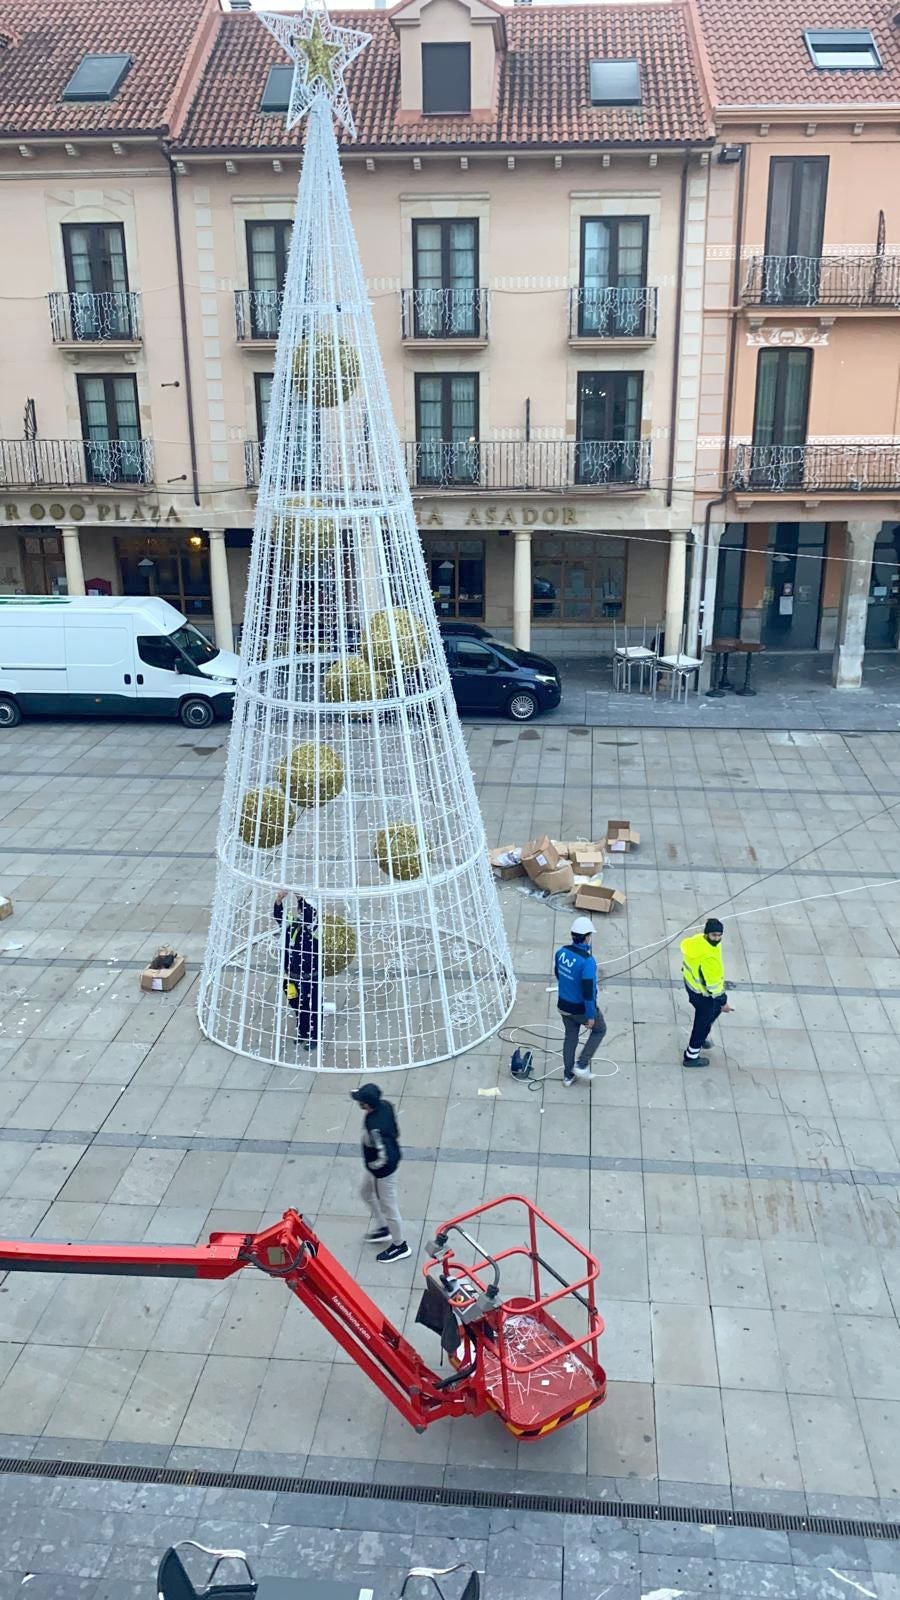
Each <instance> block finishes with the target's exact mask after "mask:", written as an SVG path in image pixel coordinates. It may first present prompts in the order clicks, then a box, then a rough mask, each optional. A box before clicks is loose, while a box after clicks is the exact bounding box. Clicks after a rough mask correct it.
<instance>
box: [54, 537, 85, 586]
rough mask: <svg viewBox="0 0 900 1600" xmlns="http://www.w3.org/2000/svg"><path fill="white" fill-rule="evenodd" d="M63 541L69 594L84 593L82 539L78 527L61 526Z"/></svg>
mask: <svg viewBox="0 0 900 1600" xmlns="http://www.w3.org/2000/svg"><path fill="white" fill-rule="evenodd" d="M59 531H60V533H61V534H62V542H63V559H64V561H65V563H66V589H67V590H68V592H69V594H84V567H83V566H82V564H81V540H80V538H79V534H78V529H77V528H60V530H59Z"/></svg>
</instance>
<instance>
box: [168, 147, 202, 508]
mask: <svg viewBox="0 0 900 1600" xmlns="http://www.w3.org/2000/svg"><path fill="white" fill-rule="evenodd" d="M163 154H164V155H165V158H166V160H167V162H168V163H169V193H170V195H171V200H172V231H173V233H174V236H175V268H176V272H177V277H178V313H179V318H180V321H181V355H182V360H183V363H184V398H185V404H186V407H187V427H188V448H189V450H190V454H191V486H192V488H193V491H194V505H195V506H199V504H200V474H199V472H198V470H197V431H196V428H195V427H194V386H193V383H192V382H191V356H190V346H189V344H188V325H187V300H186V298H185V290H184V255H183V252H182V248H181V212H180V209H179V204H178V174H177V172H176V170H175V163H174V161H173V160H172V156H171V154H170V152H169V150H168V149H167V148H166V147H165V146H163Z"/></svg>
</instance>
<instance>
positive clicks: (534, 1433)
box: [495, 1395, 600, 1439]
mask: <svg viewBox="0 0 900 1600" xmlns="http://www.w3.org/2000/svg"><path fill="white" fill-rule="evenodd" d="M599 1398H600V1397H599V1395H595V1396H594V1397H593V1399H591V1400H582V1402H581V1404H580V1405H577V1406H575V1407H574V1408H573V1409H572V1410H571V1411H564V1412H563V1414H562V1416H560V1417H555V1418H554V1419H553V1421H552V1422H545V1423H543V1424H542V1425H541V1427H540V1428H517V1427H515V1425H514V1424H513V1423H512V1422H507V1423H506V1424H505V1426H506V1428H507V1429H508V1431H509V1432H510V1433H512V1434H514V1435H515V1437H516V1438H517V1439H541V1438H543V1436H544V1434H545V1433H553V1431H554V1429H556V1428H561V1427H562V1426H563V1424H564V1423H566V1422H574V1420H575V1418H576V1417H581V1416H583V1415H584V1413H585V1412H586V1411H590V1410H591V1407H592V1406H595V1405H597V1404H598V1402H599ZM495 1409H496V1407H495Z"/></svg>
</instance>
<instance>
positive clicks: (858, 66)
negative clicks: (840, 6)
mask: <svg viewBox="0 0 900 1600" xmlns="http://www.w3.org/2000/svg"><path fill="white" fill-rule="evenodd" d="M803 37H804V39H805V40H806V48H807V50H808V51H809V59H810V61H811V62H812V64H813V66H814V67H818V68H819V70H820V71H822V72H847V71H855V72H859V71H863V72H872V71H873V70H874V71H877V70H878V68H879V67H880V66H881V57H880V55H879V54H878V46H877V44H876V43H875V40H874V39H873V38H872V34H871V32H870V30H869V29H868V28H807V29H806V32H805V33H804V35H803Z"/></svg>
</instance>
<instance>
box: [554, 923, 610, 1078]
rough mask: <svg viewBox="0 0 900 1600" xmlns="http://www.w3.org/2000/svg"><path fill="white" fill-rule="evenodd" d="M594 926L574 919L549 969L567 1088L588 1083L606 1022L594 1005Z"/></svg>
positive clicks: (595, 992) (595, 995) (595, 978)
mask: <svg viewBox="0 0 900 1600" xmlns="http://www.w3.org/2000/svg"><path fill="white" fill-rule="evenodd" d="M593 932H594V924H593V923H592V922H591V919H590V917H576V918H575V921H574V922H573V923H572V927H571V929H570V935H571V937H570V940H569V943H568V944H566V945H563V946H562V948H561V949H559V950H557V952H556V956H555V957H554V963H553V970H554V972H555V974H556V982H557V985H558V988H559V995H558V999H557V1002H556V1004H557V1008H558V1010H559V1012H560V1015H561V1016H562V1019H563V1027H564V1028H565V1037H564V1039H563V1082H564V1083H565V1085H566V1087H567V1088H571V1086H572V1084H573V1083H574V1082H575V1079H576V1078H578V1079H581V1080H583V1081H585V1082H587V1081H589V1080H590V1079H591V1078H592V1077H593V1076H594V1074H593V1073H592V1072H591V1069H590V1063H591V1057H592V1056H593V1055H594V1053H595V1051H596V1050H598V1049H599V1047H600V1045H601V1044H602V1043H603V1039H604V1036H605V1034H606V1022H605V1021H604V1018H603V1013H602V1012H601V1011H600V1010H599V1009H598V1006H597V963H596V961H595V960H594V957H593V956H592V954H591V935H592V934H593ZM582 1028H587V1029H588V1035H587V1038H586V1039H585V1041H584V1043H583V1044H582V1046H581V1051H580V1054H579V1055H578V1060H577V1061H576V1059H575V1057H576V1052H577V1051H578V1040H579V1035H580V1033H581V1030H582Z"/></svg>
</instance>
